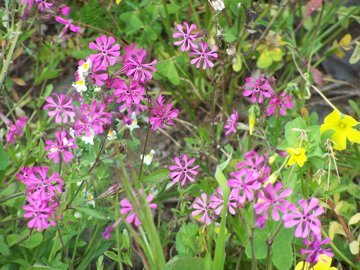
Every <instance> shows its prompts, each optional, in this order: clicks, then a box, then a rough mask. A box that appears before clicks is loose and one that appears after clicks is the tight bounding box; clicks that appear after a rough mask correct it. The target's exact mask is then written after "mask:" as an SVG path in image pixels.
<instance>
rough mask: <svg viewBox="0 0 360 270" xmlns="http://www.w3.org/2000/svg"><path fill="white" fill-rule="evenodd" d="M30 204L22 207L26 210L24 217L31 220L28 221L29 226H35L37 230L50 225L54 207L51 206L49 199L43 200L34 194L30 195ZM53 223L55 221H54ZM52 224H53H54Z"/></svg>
mask: <svg viewBox="0 0 360 270" xmlns="http://www.w3.org/2000/svg"><path fill="white" fill-rule="evenodd" d="M27 199H28V201H29V204H27V205H24V206H23V207H22V208H23V209H24V210H25V214H24V217H25V218H29V219H30V220H29V221H28V223H27V226H28V227H29V228H35V229H36V230H37V231H41V230H42V229H47V228H48V227H49V220H48V219H49V217H51V216H52V213H53V212H54V209H53V208H52V207H51V206H49V204H48V202H47V200H41V199H38V198H36V197H33V196H28V198H27ZM52 223H53V222H52ZM52 223H51V224H50V225H53V224H52Z"/></svg>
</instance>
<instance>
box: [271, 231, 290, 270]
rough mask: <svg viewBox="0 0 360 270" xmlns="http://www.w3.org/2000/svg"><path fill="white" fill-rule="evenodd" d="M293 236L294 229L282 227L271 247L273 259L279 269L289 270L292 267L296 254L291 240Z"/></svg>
mask: <svg viewBox="0 0 360 270" xmlns="http://www.w3.org/2000/svg"><path fill="white" fill-rule="evenodd" d="M293 236H294V234H293V231H292V230H286V229H282V230H281V231H280V232H279V234H278V235H277V237H276V238H275V240H274V243H273V245H272V248H271V251H272V256H271V261H272V262H273V264H274V265H275V266H276V269H278V270H287V269H290V268H291V267H292V263H293V258H294V255H293V250H292V246H291V241H292V239H293Z"/></svg>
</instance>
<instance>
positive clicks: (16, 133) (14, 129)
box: [6, 116, 27, 143]
mask: <svg viewBox="0 0 360 270" xmlns="http://www.w3.org/2000/svg"><path fill="white" fill-rule="evenodd" d="M26 121H27V117H26V116H23V117H20V118H19V119H17V120H16V121H15V124H13V123H11V121H9V122H8V124H9V130H8V133H7V135H6V142H7V143H13V142H14V140H15V137H21V136H22V135H23V134H24V127H25V126H26Z"/></svg>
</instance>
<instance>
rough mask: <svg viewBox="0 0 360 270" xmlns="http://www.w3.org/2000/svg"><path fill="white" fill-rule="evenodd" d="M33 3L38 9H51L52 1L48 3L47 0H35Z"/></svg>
mask: <svg viewBox="0 0 360 270" xmlns="http://www.w3.org/2000/svg"><path fill="white" fill-rule="evenodd" d="M35 3H36V4H37V5H38V9H39V10H40V11H44V10H46V9H51V7H52V6H53V5H54V4H53V3H49V2H48V1H47V0H35Z"/></svg>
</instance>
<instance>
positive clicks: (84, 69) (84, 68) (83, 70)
mask: <svg viewBox="0 0 360 270" xmlns="http://www.w3.org/2000/svg"><path fill="white" fill-rule="evenodd" d="M91 67H92V63H91V60H90V58H88V59H87V60H86V62H84V63H83V64H82V65H80V66H79V67H78V74H79V76H80V77H82V76H85V77H86V76H87V75H88V74H89V70H90V68H91Z"/></svg>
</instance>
